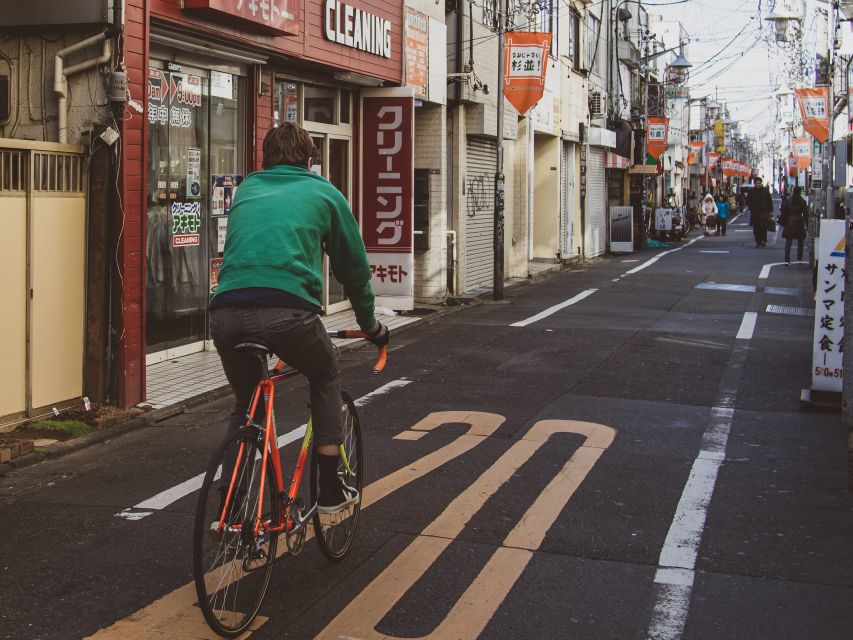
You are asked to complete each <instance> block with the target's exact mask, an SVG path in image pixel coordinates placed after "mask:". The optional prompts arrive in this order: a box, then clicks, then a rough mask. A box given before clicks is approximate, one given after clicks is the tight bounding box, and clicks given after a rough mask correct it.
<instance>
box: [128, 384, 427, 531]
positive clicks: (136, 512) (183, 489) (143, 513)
mask: <svg viewBox="0 0 853 640" xmlns="http://www.w3.org/2000/svg"><path fill="white" fill-rule="evenodd" d="M411 382H412V381H411V380H406V379H405V378H401V379H399V380H392V381H391V382H388V383H386V384H384V385H382V386H381V387H379V388H378V389H375V390H374V391H371V392H370V393H368V394H366V395H363V396H362V397H360V398H358V399H357V400H354V401H353V402H354V404H355V406H357V407H363V406H364V405H366V404H367V403H368V402H370V401H371V400H373V399H374V398H376V397H377V396H381V395H384V394H386V393H389V392H391V391H393V390H394V389H399V388H401V387H405V386H406V385H408V384H411ZM307 427H308V425H307V424H303V425H302V426H300V427H297V428H296V429H294V430H293V431H289V432H287V433H284V434H282V435H280V436H279V437H278V439H277V440H276V444H277V445H278V448H279V449H281V448H283V447H285V446H287V445H288V444H290V443H291V442H294V441H296V440H300V439H301V438H302V437H303V436H304V435H305V430H306V429H307ZM203 481H204V474H203V473H200V474H199V475H197V476H194V477H192V478H190V479H189V480H185V481H184V482H182V483H180V484H178V485H175V486H174V487H171V488H169V489H166V490H165V491H161V492H160V493H158V494H157V495H155V496H152V497H150V498H148V499H146V500H143V501H142V502H140V503H138V504H135V505H134V506H132V507H130V508H129V509H124V510H123V511H121V512H119V513H117V514H115V515H116V516H118V517H119V518H125V519H126V520H142V519H143V518H145V517H147V516H150V515H151V514H152V513H154V511H161V510H163V509H165V508H166V507H168V506H169V505H171V504H172V503H174V502H177V501H178V500H180V499H181V498H184V497H185V496H188V495H189V494H191V493H193V492H194V491H198V490H199V489H201V484H202V482H203Z"/></svg>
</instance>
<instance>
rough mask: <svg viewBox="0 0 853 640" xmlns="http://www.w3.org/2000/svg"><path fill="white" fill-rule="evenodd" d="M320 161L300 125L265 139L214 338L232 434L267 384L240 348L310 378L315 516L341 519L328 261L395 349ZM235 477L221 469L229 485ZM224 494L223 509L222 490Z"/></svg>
mask: <svg viewBox="0 0 853 640" xmlns="http://www.w3.org/2000/svg"><path fill="white" fill-rule="evenodd" d="M313 155H314V144H313V142H312V141H311V136H310V135H309V134H308V132H307V131H305V129H303V128H302V127H299V126H297V125H295V124H293V123H290V122H286V123H284V124H282V125H281V126H280V127H277V128H274V129H272V130H270V131H269V133H267V135H266V137H265V138H264V143H263V170H262V171H257V172H255V173H252V174H250V175H249V176H247V177H246V179H245V180H244V181H243V183H242V184H241V185H240V189H239V190H238V191H237V195H236V196H235V198H234V201H233V203H232V204H231V211H230V214H229V216H228V232H227V235H226V239H225V252H224V256H223V261H222V268H221V270H220V271H219V284H218V287H217V289H216V293H215V294H214V296H213V298H212V300H211V302H210V309H211V320H210V331H211V335H212V337H213V343H214V345H215V346H216V349H217V351H218V352H219V356H220V358H221V360H222V368H223V369H224V370H225V375H226V377H227V378H228V382H229V383H230V385H231V389H232V390H233V392H234V409H233V410H232V412H231V416H230V418H229V421H228V430H229V433H231V432H233V431H236V430H237V429H239V428H240V427H241V426H242V425H243V424H244V422H245V419H246V409H247V406H248V404H249V401H250V400H251V394H252V392H253V390H254V388H255V385H256V384H257V382H258V379H259V377H260V372H259V371H258V370H257V362H256V361H255V360H254V359H253V358H252V357H250V356H247V355H244V354H242V353H240V352H239V351H238V350H236V349H235V348H234V347H235V346H236V345H238V344H240V343H241V342H245V341H247V340H250V339H253V338H254V339H260V340H263V341H264V342H265V343H266V344H267V345H268V346H269V347H270V348H271V349H272V351H273V352H274V353H275V354H276V355H277V356H278V357H280V358H281V359H282V360H284V361H285V362H287V363H288V364H290V365H292V366H294V367H296V368H297V369H298V370H299V371H301V372H302V373H303V374H304V375H305V376H306V377H307V378H308V381H309V383H310V387H311V390H310V394H311V416H312V421H313V425H314V431H315V434H316V447H317V453H318V454H319V456H318V458H319V466H320V474H319V477H320V487H319V489H320V491H319V498H318V501H317V502H318V511H320V512H321V513H337V512H339V511H341V510H343V509H345V508H346V507H348V506H349V505H351V504H352V503H354V502H355V501H356V500H358V492H357V491H356V490H355V489H353V488H352V487H348V486H346V485H345V484H344V482H343V480H342V479H341V478H339V476H338V474H337V470H338V458H339V451H340V444H341V441H342V438H341V384H340V372H339V370H338V363H337V359H336V357H335V353H334V350H333V347H332V342H331V340H330V338H329V336H328V334H327V332H326V329H325V327H324V326H323V323H322V322H321V321H320V314H321V313H322V309H321V307H320V296H321V293H322V286H323V253H324V252H325V253H326V254H328V256H329V260H330V262H331V267H332V272H333V273H334V274H335V277H336V278H337V279H338V281H339V282H340V283H341V284H342V285H343V287H344V292H345V293H346V295H347V297H348V298H349V299H350V301H351V302H352V306H353V310H354V311H355V317H356V321H357V322H358V325H359V327H360V328H361V329H362V331H364V332H365V333H367V337H368V340H370V341H371V342H373V343H374V344H376V345H378V346H382V345H385V344H388V329H387V328H386V327H385V326H384V325H383V324H381V323H380V322H378V321H377V320H376V317H375V316H374V296H373V289H372V288H371V286H370V275H371V273H370V265H369V263H368V261H367V253H366V251H365V248H364V242H363V240H362V238H361V234H360V233H359V229H358V225H357V224H356V221H355V218H354V217H353V214H352V211H351V210H350V207H349V204H348V202H347V200H346V198H345V197H344V196H343V194H342V193H341V192H340V191H338V190H337V189H336V188H335V187H334V186H332V184H331V183H329V182H328V181H327V180H326V179H325V178H323V177H321V176H319V175H317V174H315V173H313V172H312V171H311V165H312V160H313ZM235 459H236V453H235ZM230 466H231V468H232V469H233V461H232V463H231V465H230ZM230 475H231V474H230V469H223V473H222V478H230ZM226 486H227V485H226ZM220 490H221V491H222V492H223V500H224V497H225V496H224V491H225V487H222V488H221V489H220Z"/></svg>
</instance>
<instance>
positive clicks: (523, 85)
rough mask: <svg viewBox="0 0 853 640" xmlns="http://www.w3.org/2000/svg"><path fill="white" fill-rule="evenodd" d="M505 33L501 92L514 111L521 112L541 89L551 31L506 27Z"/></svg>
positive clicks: (542, 90) (535, 98) (543, 90)
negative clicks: (510, 29)
mask: <svg viewBox="0 0 853 640" xmlns="http://www.w3.org/2000/svg"><path fill="white" fill-rule="evenodd" d="M505 37H506V58H505V60H504V95H505V96H506V99H507V100H509V103H510V104H511V105H512V106H513V107H515V109H516V111H518V113H520V114H521V115H524V114H525V113H527V112H528V110H530V108H531V107H532V106H533V105H535V104H536V103H537V102H539V100H540V99H541V98H542V94H543V93H544V92H545V72H546V71H547V69H548V65H547V64H546V63H547V61H548V51H550V49H551V34H550V33H540V32H536V31H509V32H507V34H506V36H505Z"/></svg>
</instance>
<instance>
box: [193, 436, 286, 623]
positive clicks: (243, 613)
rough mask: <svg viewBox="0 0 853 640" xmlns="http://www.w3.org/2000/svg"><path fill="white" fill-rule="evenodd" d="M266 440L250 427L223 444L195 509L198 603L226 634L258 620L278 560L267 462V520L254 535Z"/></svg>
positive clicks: (271, 478) (271, 481) (264, 515)
mask: <svg viewBox="0 0 853 640" xmlns="http://www.w3.org/2000/svg"><path fill="white" fill-rule="evenodd" d="M262 438H263V433H259V432H258V431H257V430H255V429H253V428H246V429H241V430H240V431H239V432H237V433H235V434H234V435H232V436H230V437H229V438H227V439H226V440H225V441H223V442H222V444H221V445H220V446H219V448H218V449H217V451H216V453H215V454H214V456H213V458H211V460H210V464H209V465H208V467H207V473H206V474H205V476H204V482H203V484H202V487H201V494H200V495H199V499H198V506H197V508H196V517H195V527H194V531H193V575H194V578H195V586H196V593H197V595H198V604H199V607H200V608H201V611H202V613H203V614H204V618H205V620H207V623H208V624H209V625H210V628H211V629H213V630H214V631H215V632H216V633H218V634H219V635H221V636H225V637H226V638H233V637H235V636H238V635H240V634H241V633H243V631H245V630H246V629H247V628H248V627H249V625H250V624H251V623H252V620H254V619H255V616H256V615H257V614H258V610H259V609H260V608H261V603H262V602H263V600H264V596H265V595H266V592H267V589H268V588H269V583H270V577H271V576H272V567H273V562H274V561H275V553H276V547H277V544H278V534H271V533H269V532H268V531H267V527H268V525H269V524H270V523H273V525H275V524H278V521H279V509H278V506H279V505H278V498H277V496H276V485H275V474H274V473H273V470H272V464H271V463H268V464H267V471H266V482H265V486H264V504H263V512H262V513H261V514H260V522H261V523H263V524H262V526H261V529H260V531H259V533H258V534H257V535H255V533H254V530H255V523H256V522H257V521H258V513H257V512H258V493H259V491H260V486H261V466H262V465H261V454H262V452H263V447H262V444H261V443H262ZM231 461H233V462H231ZM223 468H226V469H228V468H231V469H234V468H236V470H237V472H236V475H233V474H231V473H227V472H223V471H222V469H223ZM220 474H221V475H222V478H220ZM226 476H227V477H226ZM232 476H233V477H234V483H233V487H232V488H231V493H232V495H231V498H230V501H229V506H228V509H227V514H226V517H225V518H224V519H223V518H222V515H223V513H224V498H223V495H222V491H223V490H224V491H227V490H228V487H229V485H230V484H231V481H230V480H231V477H232Z"/></svg>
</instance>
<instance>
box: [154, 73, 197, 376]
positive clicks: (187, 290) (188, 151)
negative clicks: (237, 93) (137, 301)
mask: <svg viewBox="0 0 853 640" xmlns="http://www.w3.org/2000/svg"><path fill="white" fill-rule="evenodd" d="M208 84H209V81H208V77H207V73H206V72H204V71H196V70H190V69H186V68H182V69H181V71H175V70H168V69H166V68H165V65H163V66H159V65H156V64H152V66H151V68H150V70H149V75H148V186H149V197H148V237H147V243H146V257H147V273H146V318H145V321H146V335H147V342H148V344H147V353H149V354H154V353H157V354H160V357H157V358H154V360H155V361H156V360H160V359H166V358H168V357H173V356H175V355H181V354H182V353H190V352H192V351H197V350H200V349H201V348H202V347H203V344H204V343H203V340H204V338H205V334H206V332H207V316H206V307H207V296H208V284H207V281H208V273H207V271H208V269H207V267H208V265H207V235H208V234H207V228H206V226H205V225H204V224H203V219H204V218H206V216H205V212H206V211H207V207H208V197H207V189H205V185H204V183H203V181H202V176H205V175H206V174H207V166H206V164H207V139H208V127H209V109H208V94H209V87H208ZM150 361H151V358H149V362H150Z"/></svg>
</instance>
